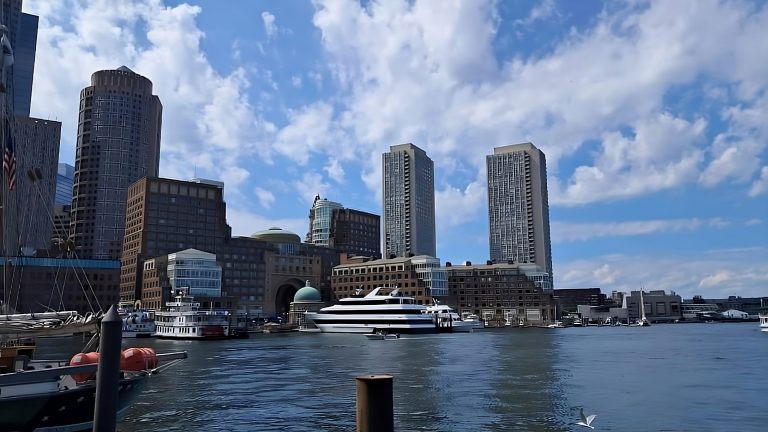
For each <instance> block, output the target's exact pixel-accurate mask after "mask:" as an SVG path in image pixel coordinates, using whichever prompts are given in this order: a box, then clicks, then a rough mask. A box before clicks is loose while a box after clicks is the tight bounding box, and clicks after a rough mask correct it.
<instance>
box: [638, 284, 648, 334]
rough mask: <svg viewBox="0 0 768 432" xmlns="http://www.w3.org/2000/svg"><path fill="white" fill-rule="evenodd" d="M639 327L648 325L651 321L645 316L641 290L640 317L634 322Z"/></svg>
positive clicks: (641, 291)
mask: <svg viewBox="0 0 768 432" xmlns="http://www.w3.org/2000/svg"><path fill="white" fill-rule="evenodd" d="M636 325H637V326H639V327H649V326H650V325H651V322H650V321H648V318H646V317H645V301H643V290H640V319H638V320H637V323H636Z"/></svg>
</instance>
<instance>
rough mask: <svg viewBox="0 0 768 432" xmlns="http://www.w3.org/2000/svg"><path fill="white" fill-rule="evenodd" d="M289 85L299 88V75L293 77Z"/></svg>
mask: <svg viewBox="0 0 768 432" xmlns="http://www.w3.org/2000/svg"><path fill="white" fill-rule="evenodd" d="M291 84H292V85H293V86H294V87H296V88H301V75H294V76H292V77H291Z"/></svg>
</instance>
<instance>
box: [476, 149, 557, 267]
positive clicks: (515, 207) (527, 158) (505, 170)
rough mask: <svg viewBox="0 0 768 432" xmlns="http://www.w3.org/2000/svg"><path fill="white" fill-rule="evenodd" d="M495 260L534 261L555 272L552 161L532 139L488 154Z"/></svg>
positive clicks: (492, 244) (487, 164) (490, 212)
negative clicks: (549, 162)
mask: <svg viewBox="0 0 768 432" xmlns="http://www.w3.org/2000/svg"><path fill="white" fill-rule="evenodd" d="M486 166H487V171H488V218H489V221H490V230H489V243H490V249H491V256H490V258H491V261H493V262H494V263H505V262H514V263H532V264H536V265H537V266H539V267H540V268H541V269H542V270H543V271H544V272H546V273H548V274H549V275H550V280H551V276H552V252H551V246H550V238H549V204H548V197H547V161H546V158H545V157H544V153H543V152H542V151H541V150H539V149H537V148H536V147H535V146H534V145H533V144H531V143H523V144H515V145H509V146H504V147H497V148H494V149H493V154H492V155H488V156H486Z"/></svg>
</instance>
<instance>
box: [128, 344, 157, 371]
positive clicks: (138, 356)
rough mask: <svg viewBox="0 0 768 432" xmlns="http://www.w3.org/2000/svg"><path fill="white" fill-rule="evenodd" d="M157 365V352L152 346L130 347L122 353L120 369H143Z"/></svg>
mask: <svg viewBox="0 0 768 432" xmlns="http://www.w3.org/2000/svg"><path fill="white" fill-rule="evenodd" d="M156 367H157V354H156V353H155V350H153V349H152V348H128V349H126V350H123V352H121V353H120V370H127V371H136V372H138V371H143V370H147V369H154V368H156Z"/></svg>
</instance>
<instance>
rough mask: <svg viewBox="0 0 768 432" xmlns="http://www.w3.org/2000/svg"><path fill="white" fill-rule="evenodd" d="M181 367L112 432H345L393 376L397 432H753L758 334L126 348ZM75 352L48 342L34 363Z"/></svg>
mask: <svg viewBox="0 0 768 432" xmlns="http://www.w3.org/2000/svg"><path fill="white" fill-rule="evenodd" d="M125 345H131V346H151V347H154V348H155V349H157V350H158V352H170V351H182V350H186V351H188V353H189V358H188V359H187V360H185V361H183V362H182V363H180V364H178V365H176V366H174V367H172V368H171V369H169V370H166V371H164V372H163V373H162V374H159V375H157V376H154V377H151V380H150V382H149V383H148V386H147V389H146V390H145V391H144V393H142V395H141V396H140V397H139V399H138V401H137V402H136V403H135V404H134V405H133V407H132V408H131V409H130V410H129V411H128V412H127V413H126V415H125V418H124V419H123V420H122V421H121V423H120V424H119V430H121V431H133V430H141V431H191V430H205V431H354V430H355V377H356V376H358V375H363V374H369V373H389V374H392V375H394V377H395V378H394V410H395V429H396V430H398V431H575V430H581V428H580V427H579V426H576V425H575V422H576V421H578V420H579V409H580V408H583V409H584V412H585V414H597V416H598V417H597V419H596V420H595V422H594V423H593V425H594V426H596V430H601V431H692V430H696V431H721V430H744V431H760V430H765V429H764V428H765V427H766V425H767V424H768V393H766V391H768V373H766V369H765V368H766V361H767V359H768V334H766V333H761V332H760V331H758V328H757V324H756V323H739V324H676V325H673V324H670V325H654V326H651V327H645V328H640V327H586V328H568V329H538V328H527V329H516V328H509V329H500V330H482V331H477V332H475V333H472V334H439V335H424V336H410V337H409V336H403V337H402V338H400V339H396V340H368V339H367V338H365V337H363V336H361V335H353V334H319V333H295V332H294V333H288V334H271V335H257V336H254V337H251V338H250V339H239V340H226V341H168V340H146V339H145V340H126V341H125ZM70 350H71V347H68V346H66V344H64V343H62V342H59V343H56V342H54V341H53V340H47V341H46V342H45V343H44V344H42V345H41V346H40V348H39V353H40V355H45V356H57V355H66V354H68V353H69V352H70Z"/></svg>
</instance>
